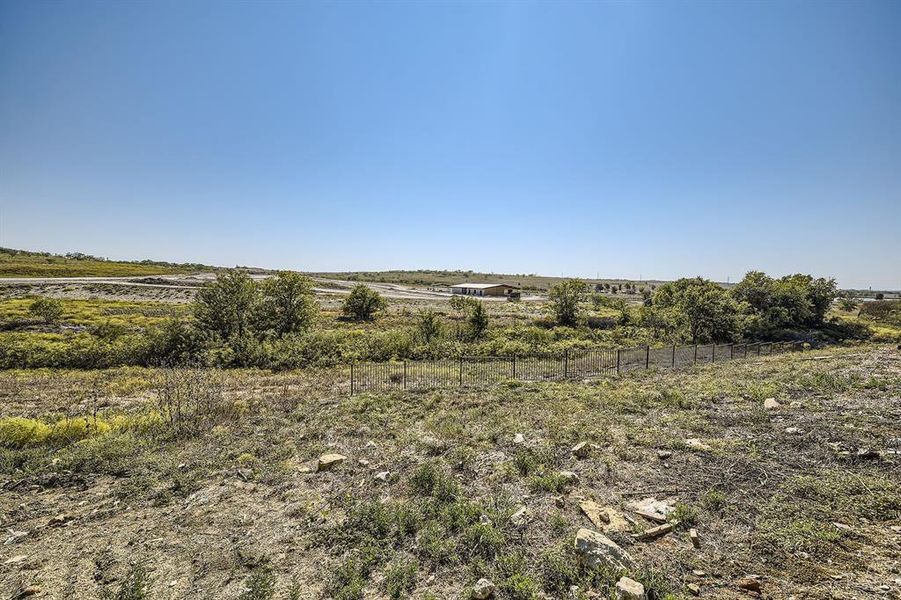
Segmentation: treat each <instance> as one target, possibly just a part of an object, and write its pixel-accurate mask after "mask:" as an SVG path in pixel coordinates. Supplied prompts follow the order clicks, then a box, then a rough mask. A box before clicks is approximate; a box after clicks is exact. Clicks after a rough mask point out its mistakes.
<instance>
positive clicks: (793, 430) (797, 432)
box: [785, 427, 804, 435]
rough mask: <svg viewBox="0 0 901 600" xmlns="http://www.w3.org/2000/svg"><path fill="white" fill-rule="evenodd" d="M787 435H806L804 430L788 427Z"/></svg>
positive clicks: (786, 429)
mask: <svg viewBox="0 0 901 600" xmlns="http://www.w3.org/2000/svg"><path fill="white" fill-rule="evenodd" d="M785 433H787V434H789V435H801V434H802V433H804V430H803V429H801V428H800V427H786V428H785Z"/></svg>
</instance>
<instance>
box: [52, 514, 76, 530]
mask: <svg viewBox="0 0 901 600" xmlns="http://www.w3.org/2000/svg"><path fill="white" fill-rule="evenodd" d="M73 518H74V517H73V516H72V515H70V514H68V513H60V514H58V515H56V516H55V517H53V518H51V519H50V521H49V522H48V523H47V526H48V527H59V526H60V525H65V524H66V523H68V522H69V521H71V520H72V519H73Z"/></svg>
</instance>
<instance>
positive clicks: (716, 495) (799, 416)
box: [0, 345, 901, 599]
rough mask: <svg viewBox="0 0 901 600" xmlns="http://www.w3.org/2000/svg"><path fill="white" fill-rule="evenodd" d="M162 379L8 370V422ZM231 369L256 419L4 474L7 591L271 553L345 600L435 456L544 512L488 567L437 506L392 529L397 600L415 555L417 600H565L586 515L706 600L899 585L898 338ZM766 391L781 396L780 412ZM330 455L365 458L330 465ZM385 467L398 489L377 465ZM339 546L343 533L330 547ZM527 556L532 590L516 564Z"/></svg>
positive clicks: (259, 559) (480, 488)
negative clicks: (379, 378)
mask: <svg viewBox="0 0 901 600" xmlns="http://www.w3.org/2000/svg"><path fill="white" fill-rule="evenodd" d="M154 376H155V374H154V372H152V371H148V370H144V369H122V370H117V371H113V372H108V373H104V374H103V375H102V377H103V378H104V379H103V382H102V385H101V384H100V383H98V379H97V377H98V375H97V374H85V373H78V372H71V373H61V374H53V373H51V372H43V373H22V372H19V373H5V374H0V397H2V398H3V399H4V406H3V409H2V414H3V415H4V416H14V415H24V416H30V417H41V416H42V415H59V414H61V413H65V412H69V413H71V414H85V413H86V412H97V411H100V412H101V413H108V412H116V411H126V412H128V411H132V412H133V411H136V410H140V408H141V406H143V405H145V404H147V403H151V404H153V403H154V402H155V394H156V392H155V391H154V387H153V385H152V384H151V383H149V382H151V381H152V380H153V378H154ZM223 377H225V379H226V385H225V388H226V394H227V396H228V398H229V401H234V402H238V401H240V402H241V406H242V407H244V408H243V409H242V410H243V412H241V413H240V414H241V416H240V417H239V418H236V419H232V420H230V421H228V422H223V423H220V424H218V425H216V426H214V427H212V429H210V430H209V431H206V432H205V433H202V434H199V435H197V436H193V437H189V438H185V439H177V440H174V441H173V440H166V441H153V442H152V443H150V445H149V446H141V448H142V449H141V450H129V452H124V453H120V452H119V450H110V449H109V448H106V447H105V446H104V448H105V449H104V452H105V453H102V454H99V455H97V456H99V457H100V458H97V456H95V455H94V454H90V453H87V450H86V449H85V447H87V446H91V442H92V441H93V440H87V441H86V442H79V444H82V445H83V446H84V447H82V448H79V449H71V448H62V449H59V448H55V449H49V448H48V449H44V448H41V449H37V450H35V452H36V453H44V454H43V455H41V456H31V455H29V456H27V457H26V458H25V459H23V458H21V456H20V457H19V458H17V459H16V460H19V461H26V460H27V461H31V462H22V463H21V464H22V465H25V466H24V467H20V468H19V469H9V468H8V467H7V469H5V470H6V472H5V473H4V474H3V475H2V479H0V490H2V491H0V510H2V523H0V525H2V529H3V532H4V540H5V542H4V544H3V545H2V546H0V565H2V568H0V591H2V593H3V595H4V597H16V596H17V594H19V593H21V592H22V591H23V590H29V587H30V590H29V591H32V592H34V597H39V598H97V597H99V595H100V594H101V593H102V592H103V591H104V590H108V591H109V590H112V591H115V590H116V589H119V587H120V586H121V584H122V582H123V581H124V580H125V579H126V577H127V574H128V572H129V569H131V568H132V567H133V566H134V565H135V564H143V565H147V567H148V569H149V570H150V573H151V578H150V585H149V594H148V595H147V597H149V598H173V599H174V598H237V597H239V595H240V594H242V593H245V594H247V590H248V585H249V584H248V581H249V580H250V578H251V576H252V574H253V573H255V572H257V571H258V570H259V569H260V568H261V567H263V566H265V567H266V568H267V569H271V572H272V573H274V577H275V590H276V595H275V597H278V598H282V597H284V598H287V597H299V598H323V597H337V595H336V594H335V592H334V589H335V588H334V585H333V584H332V583H330V582H332V581H334V579H335V577H336V575H335V573H336V569H338V566H339V565H341V564H344V561H347V560H349V558H348V557H351V558H352V557H353V556H355V553H356V552H359V551H360V547H358V546H359V544H355V543H352V542H351V543H347V544H346V545H344V544H342V543H340V540H346V539H351V540H354V539H356V540H358V539H359V538H355V537H350V538H347V537H341V536H338V535H337V533H336V532H343V533H342V535H345V534H348V532H346V531H344V530H342V529H340V528H341V527H342V524H344V523H346V522H349V520H350V517H349V515H350V514H351V513H352V510H353V507H354V506H355V503H357V502H364V501H366V502H373V503H375V504H383V505H385V504H392V503H409V504H410V505H411V506H413V505H416V506H419V505H420V504H421V503H423V502H425V501H424V500H422V499H421V498H419V497H418V496H417V495H416V492H415V489H416V488H415V485H416V484H415V477H414V473H415V472H416V470H417V468H418V467H421V465H423V464H426V463H428V464H433V463H434V464H436V465H438V466H439V467H440V468H441V469H446V470H447V471H448V473H450V475H451V477H452V478H453V480H454V481H456V482H457V484H458V485H459V486H460V489H461V490H462V491H461V492H459V493H460V495H462V496H465V497H466V498H468V499H470V500H471V501H472V502H474V503H477V504H478V505H479V506H484V507H492V508H491V512H489V513H488V514H490V515H491V516H492V519H495V520H496V519H497V517H496V516H495V515H497V514H502V513H503V514H506V515H509V513H510V512H512V511H513V509H518V508H520V507H522V508H525V509H526V514H527V515H528V516H527V522H526V523H525V524H524V525H523V524H519V525H514V524H513V523H511V522H505V523H495V524H494V525H493V526H496V528H497V531H498V535H501V536H502V538H501V539H502V540H503V543H502V544H501V545H499V546H498V547H497V549H496V552H497V553H496V555H490V556H489V555H486V556H487V558H486V560H485V561H484V562H483V561H482V560H480V559H477V558H476V556H475V555H473V554H471V553H470V554H464V553H463V552H462V550H461V549H462V548H464V547H465V545H464V541H460V545H458V546H455V547H454V548H456V549H455V550H453V554H454V555H453V556H450V557H445V558H444V559H442V560H437V559H435V558H434V557H433V555H431V554H427V553H424V551H423V547H424V544H425V542H424V536H425V533H424V532H425V531H426V530H427V528H428V527H429V526H430V525H431V523H430V522H429V521H428V518H426V520H425V522H421V523H419V530H418V532H417V533H415V534H412V535H411V537H409V538H404V539H403V540H402V541H400V542H398V543H397V544H394V543H393V542H392V544H394V545H390V549H391V550H390V552H391V557H389V558H386V561H387V562H385V563H382V566H378V567H376V568H375V569H374V570H373V571H372V573H371V574H369V575H368V577H367V579H366V582H365V586H364V587H363V591H362V596H361V597H365V598H382V597H389V593H388V592H387V591H386V590H387V589H391V588H390V587H389V588H386V585H388V584H387V583H386V581H387V578H386V573H387V572H388V571H387V568H388V567H387V566H385V565H390V564H394V563H395V562H396V561H397V560H399V559H400V557H405V556H415V557H418V559H417V560H418V562H417V563H416V564H417V565H418V569H417V570H416V571H415V577H414V580H413V583H412V584H411V587H409V588H408V590H407V591H406V592H405V593H404V595H402V596H398V597H411V598H448V599H450V598H465V597H468V589H469V587H468V586H471V585H472V584H473V583H474V581H475V579H477V576H481V575H487V576H488V577H489V578H491V579H492V580H493V581H495V582H499V583H500V585H501V587H500V589H499V591H498V594H497V597H498V598H520V597H523V598H525V597H536V598H558V597H559V598H566V597H569V593H570V592H568V591H567V592H566V593H561V592H559V591H553V589H554V588H553V585H555V583H554V582H556V581H557V579H558V578H560V577H562V575H556V574H554V573H551V572H550V571H549V569H548V567H547V565H548V564H550V563H548V561H547V553H548V552H549V551H550V550H551V549H553V548H557V547H560V548H566V549H570V548H571V546H572V543H573V537H574V535H575V533H576V531H577V529H578V528H580V527H588V528H592V529H597V530H601V529H602V528H605V532H606V533H607V535H609V537H610V538H611V539H613V540H614V541H615V542H617V543H619V544H620V545H621V546H623V547H624V548H625V549H627V551H628V552H629V553H631V554H632V555H633V557H634V558H635V560H636V562H637V563H638V564H640V565H641V568H642V573H644V575H643V577H644V579H643V580H644V581H645V582H658V583H652V585H657V586H658V589H660V590H664V589H665V590H667V592H666V593H668V594H670V596H669V597H671V598H680V597H685V598H688V597H692V596H693V595H694V592H693V591H692V588H691V587H690V586H697V588H696V591H697V593H698V594H700V596H701V597H708V598H750V597H763V598H798V599H800V598H847V599H851V598H861V599H862V598H901V460H899V459H901V455H899V453H901V403H899V399H901V396H899V393H901V352H899V351H898V350H897V349H895V348H894V347H889V346H875V345H871V346H859V347H853V348H837V349H831V350H819V351H813V352H806V353H803V354H791V355H783V356H775V357H772V358H766V359H761V360H760V361H753V362H751V361H749V362H735V363H730V364H725V365H710V366H703V367H697V368H694V369H691V370H689V371H685V372H679V373H654V372H651V373H637V374H634V375H630V376H627V377H624V378H622V379H599V380H593V381H586V382H572V383H519V382H517V383H509V384H506V385H501V386H497V387H495V388H491V389H484V390H480V389H467V390H458V389H453V390H437V391H430V392H415V393H392V394H382V395H379V394H363V395H360V396H355V397H353V398H349V397H346V396H345V395H344V394H343V392H341V391H339V389H338V387H337V386H336V382H337V375H334V374H332V375H330V374H329V372H318V373H303V372H297V373H282V374H267V373H261V372H245V371H242V372H234V373H226V374H224V375H223ZM330 377H331V378H332V379H330ZM767 398H774V399H775V400H776V401H777V402H778V407H776V408H770V409H765V408H763V402H764V400H766V399H767ZM517 434H519V435H521V436H522V437H521V438H518V437H517ZM689 440H698V441H699V442H700V445H698V444H697V443H696V442H690V441H689ZM580 441H585V442H587V443H589V444H593V446H590V448H591V450H590V452H589V454H588V455H587V456H586V457H585V458H578V457H576V456H574V455H573V454H572V453H571V452H570V448H572V446H573V445H574V444H575V443H577V442H580ZM99 443H100V442H98V444H99ZM77 445H78V444H76V446H77ZM95 450H96V449H95ZM111 452H112V454H110V453H111ZM327 452H337V453H340V454H342V455H344V456H345V457H346V460H345V461H344V462H343V463H342V464H341V465H340V466H339V467H338V468H336V469H334V470H332V471H328V472H318V473H317V472H315V461H316V458H317V457H318V456H320V455H321V454H324V453H327ZM667 453H669V454H667ZM17 456H19V455H17ZM73 456H74V457H75V458H73ZM76 458H77V460H76ZM5 460H6V462H5V463H4V464H5V465H9V464H10V460H12V459H10V458H7V459H5ZM530 460H534V461H535V463H536V466H534V467H529V466H528V465H529V464H531V463H529V462H528V461H530ZM92 461H93V462H92ZM112 463H115V464H116V467H115V468H112V467H111V464H112ZM120 463H121V464H120ZM28 465H30V466H28ZM559 470H566V471H572V472H574V473H576V475H577V477H578V483H577V484H575V485H571V486H563V485H562V484H559V483H558V482H555V481H554V480H553V478H552V477H551V474H552V473H556V472H557V471H559ZM384 471H388V475H387V476H386V477H385V478H384V479H385V480H384V481H382V480H380V479H377V478H376V477H375V475H376V474H377V473H382V472H384ZM411 478H412V479H411ZM548 478H551V483H549V484H548V483H546V481H547V480H548ZM549 485H550V486H551V487H553V486H557V485H559V486H560V487H559V489H548V486H549ZM652 497H653V498H656V499H658V500H663V501H666V502H669V503H670V504H671V505H672V506H675V507H677V512H678V514H679V516H680V518H681V520H682V521H683V522H684V524H685V525H688V524H690V525H691V528H694V529H697V531H698V532H699V538H700V543H699V546H698V547H697V548H696V547H695V546H694V545H693V544H692V542H691V540H690V539H689V535H688V530H687V528H685V529H683V528H681V527H677V528H676V529H675V530H674V531H673V532H671V533H668V534H665V535H663V536H662V537H660V538H658V539H654V540H651V541H641V540H639V539H638V538H636V537H635V535H634V534H640V533H641V532H642V531H644V530H646V529H648V528H650V527H651V526H653V525H655V523H652V522H649V521H647V520H645V519H643V518H642V517H640V516H638V515H637V514H635V513H634V512H632V511H631V510H630V509H629V508H628V506H629V504H630V503H631V502H633V501H635V500H640V499H646V498H652ZM586 499H590V500H592V501H594V502H596V503H597V504H598V505H600V506H604V507H609V508H610V509H611V510H612V511H613V513H612V514H613V516H614V518H613V519H611V523H610V524H603V523H602V524H601V527H599V526H598V525H597V524H593V523H592V522H591V521H590V520H589V519H588V518H586V516H585V514H584V512H583V511H582V510H581V509H580V502H581V501H584V500H586ZM499 507H501V508H499ZM507 508H509V511H507V512H504V511H506V510H507ZM502 509H503V510H502ZM486 510H488V509H486ZM423 514H426V513H425V512H424V513H423ZM614 523H617V524H619V527H614V526H613V524H614ZM324 536H334V537H327V538H326V539H327V540H329V541H328V542H326V543H323V542H322V540H323V537H324ZM449 537H450V536H449ZM463 537H465V536H463ZM463 537H461V540H463ZM385 547H388V546H385ZM567 552H571V550H567ZM511 553H512V554H511ZM514 554H515V556H517V557H518V560H521V562H522V566H521V572H520V573H519V576H520V579H515V577H514V576H511V575H509V572H508V571H505V568H506V567H502V566H498V565H503V564H507V563H504V559H505V558H504V557H506V556H508V555H511V556H512V555H514ZM563 556H564V557H565V560H573V557H572V555H571V554H565V553H564V554H563ZM560 569H561V572H563V571H565V569H563V568H562V567H560ZM567 572H568V571H567ZM572 577H576V576H575V575H573V576H572ZM636 577H638V576H637V575H636ZM522 578H525V579H532V580H534V581H535V582H536V586H535V589H534V590H533V591H534V595H533V596H528V595H522V596H518V595H516V594H520V593H523V594H526V593H527V592H528V590H529V589H531V588H529V587H528V586H525V584H522V586H520V585H519V583H515V584H513V583H510V582H511V581H514V579H515V581H516V582H520V581H522ZM749 578H750V580H751V581H752V584H749V585H750V588H751V589H750V590H749V589H743V587H742V580H745V582H747V580H748V579H749ZM567 581H569V580H567ZM574 581H577V582H578V583H575V584H574V585H577V586H579V588H578V591H573V592H572V593H577V594H582V595H581V596H573V597H584V598H589V597H598V598H600V597H605V596H604V594H605V593H608V592H605V590H606V589H607V588H605V587H604V585H605V584H604V583H603V582H600V583H598V580H596V579H595V580H594V581H595V583H594V584H590V583H588V582H589V581H590V580H589V579H585V578H582V579H578V578H576V579H574ZM502 582H506V583H502ZM753 582H757V583H756V584H754V583H753ZM508 584H509V585H508ZM505 585H506V587H504V586H505ZM592 585H594V586H595V587H592ZM517 586H518V587H517ZM755 586H759V592H758V591H754V589H756V587H755ZM564 587H568V586H564ZM745 587H746V588H747V587H748V586H745ZM522 590H526V591H522ZM298 592H299V595H296V596H295V595H290V594H292V593H293V594H297V593H298ZM529 593H531V592H529ZM592 594H595V595H594V596H592ZM129 597H131V596H129ZM243 597H247V598H249V597H257V596H247V595H245V596H243ZM342 597H353V596H342ZM658 597H663V595H660V596H658Z"/></svg>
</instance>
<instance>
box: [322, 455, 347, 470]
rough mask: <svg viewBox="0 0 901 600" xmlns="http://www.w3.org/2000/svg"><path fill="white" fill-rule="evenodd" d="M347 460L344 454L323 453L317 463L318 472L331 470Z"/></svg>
mask: <svg viewBox="0 0 901 600" xmlns="http://www.w3.org/2000/svg"><path fill="white" fill-rule="evenodd" d="M345 460H347V457H346V456H344V455H343V454H323V455H322V456H320V457H319V461H318V462H317V463H316V472H317V473H321V472H322V471H329V470H331V469H333V468H335V467H337V466H338V465H340V464H341V463H343V462H344V461H345Z"/></svg>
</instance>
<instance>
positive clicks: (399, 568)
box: [385, 560, 419, 600]
mask: <svg viewBox="0 0 901 600" xmlns="http://www.w3.org/2000/svg"><path fill="white" fill-rule="evenodd" d="M418 569H419V565H418V564H417V563H416V561H415V560H400V561H397V562H396V563H394V564H393V565H391V566H389V567H388V569H387V570H386V571H385V590H386V591H387V592H388V596H389V597H390V598H392V599H394V600H399V599H400V598H403V597H404V596H406V595H407V594H408V593H409V592H410V591H412V590H413V588H414V587H416V571H417V570H418Z"/></svg>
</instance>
